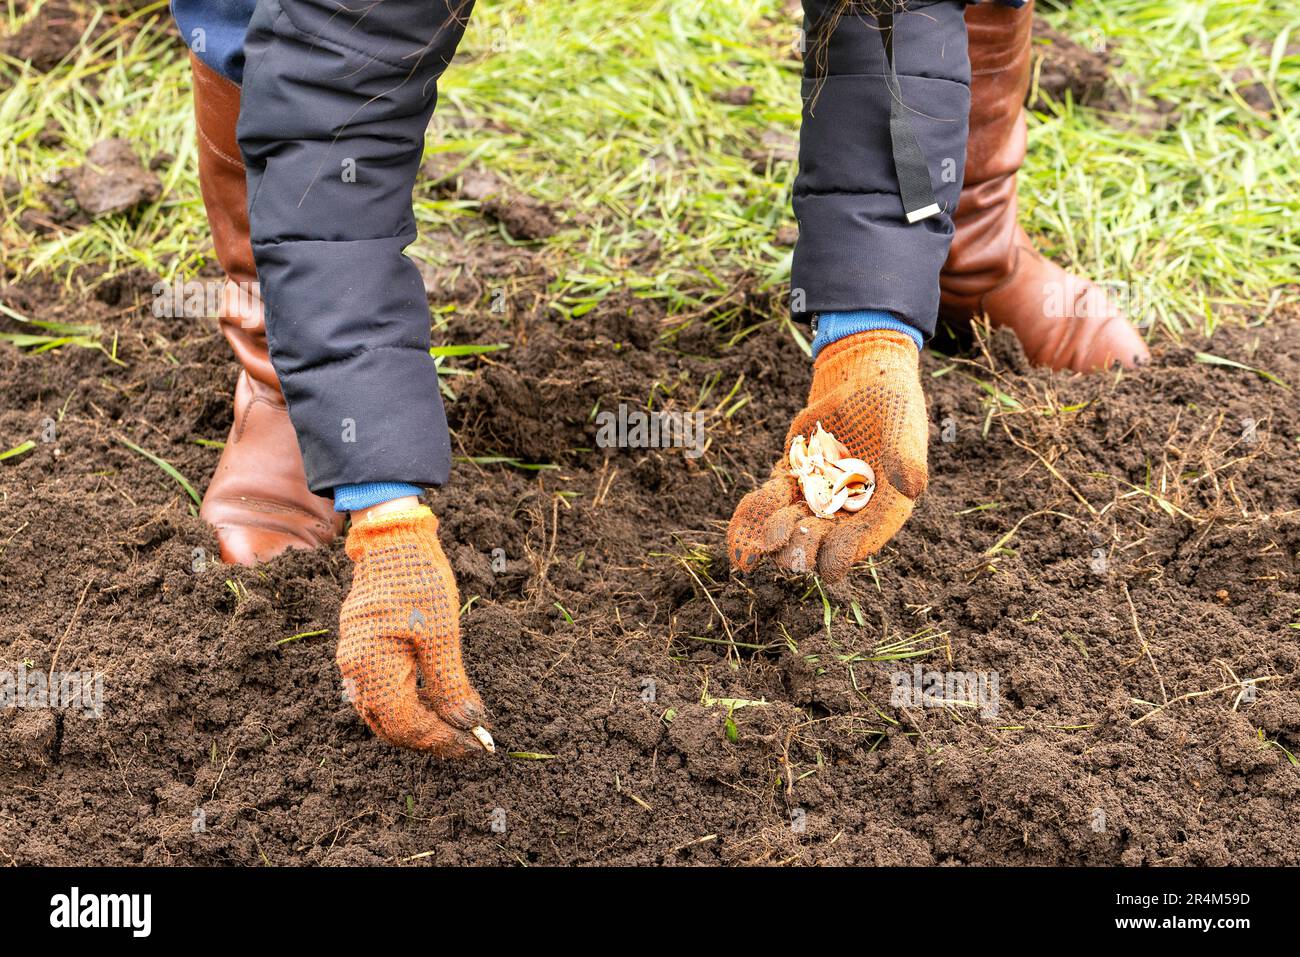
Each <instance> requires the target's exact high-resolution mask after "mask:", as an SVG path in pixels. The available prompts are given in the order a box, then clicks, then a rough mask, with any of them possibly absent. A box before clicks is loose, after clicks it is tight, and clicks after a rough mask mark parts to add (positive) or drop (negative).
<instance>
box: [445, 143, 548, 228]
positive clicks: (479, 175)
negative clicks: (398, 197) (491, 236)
mask: <svg viewBox="0 0 1300 957" xmlns="http://www.w3.org/2000/svg"><path fill="white" fill-rule="evenodd" d="M422 172H423V176H424V178H425V179H426V180H428V181H429V182H431V183H432V184H433V185H434V186H435V187H436V188H437V189H438V190H439V191H440V192H442V193H444V194H447V195H451V196H455V197H458V198H460V199H467V200H470V201H471V202H475V203H478V204H479V212H481V213H482V214H483V215H484V216H486V217H487V218H488V219H490V220H493V221H494V222H498V223H500V224H501V225H502V226H503V227H504V228H505V231H506V232H507V233H508V234H509V235H510V236H511V238H513V239H520V240H538V239H546V238H548V237H550V236H554V235H555V233H556V232H557V231H558V230H559V228H560V224H559V219H558V217H557V216H556V213H555V210H553V209H551V207H549V206H547V205H546V204H545V203H543V202H541V201H540V200H538V199H535V198H533V197H532V196H529V195H528V194H526V193H522V192H520V191H519V190H517V189H515V188H514V187H513V186H511V185H510V184H509V183H507V182H506V181H505V180H504V179H502V178H501V177H500V176H498V175H497V174H496V173H494V172H492V171H491V170H489V169H486V168H484V167H482V166H477V165H475V166H469V167H466V166H465V157H464V156H462V155H461V154H459V153H438V154H435V155H434V156H433V157H432V158H430V159H429V160H427V161H426V162H425V164H424V168H423V170H422Z"/></svg>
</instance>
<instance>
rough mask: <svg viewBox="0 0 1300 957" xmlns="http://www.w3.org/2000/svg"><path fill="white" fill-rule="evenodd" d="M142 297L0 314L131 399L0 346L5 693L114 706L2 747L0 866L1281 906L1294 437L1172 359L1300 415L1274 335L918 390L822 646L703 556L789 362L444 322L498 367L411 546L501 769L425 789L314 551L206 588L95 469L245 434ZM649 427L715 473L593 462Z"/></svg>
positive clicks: (189, 555)
mask: <svg viewBox="0 0 1300 957" xmlns="http://www.w3.org/2000/svg"><path fill="white" fill-rule="evenodd" d="M480 252H482V253H483V254H484V255H489V254H492V255H495V253H493V251H492V250H491V249H490V248H488V247H483V248H482V249H481V250H480ZM494 268H495V267H494ZM471 272H472V271H471ZM148 284H149V283H148V278H147V277H138V279H137V284H136V286H135V288H134V289H131V288H128V287H127V286H124V285H123V283H122V282H121V281H119V282H118V283H116V284H115V286H114V287H113V288H112V289H111V291H106V292H105V293H104V295H102V296H94V295H91V296H85V297H82V298H81V300H80V301H68V300H66V299H63V298H61V297H60V296H59V295H57V294H56V293H55V292H54V291H52V290H47V289H44V288H41V287H38V286H32V287H27V288H24V289H19V290H14V289H7V290H4V292H3V295H4V298H5V301H6V302H7V303H8V304H10V305H11V307H13V308H14V309H16V310H18V311H20V312H22V313H23V314H26V315H30V316H35V317H40V318H45V319H55V320H60V321H74V320H75V321H77V322H79V323H83V324H84V323H98V324H99V325H101V326H102V328H103V330H104V336H105V341H108V340H109V339H111V337H112V334H113V333H114V332H116V333H117V353H116V355H117V358H118V359H119V360H120V361H121V362H123V363H124V365H121V366H119V365H116V364H114V363H113V362H112V361H110V360H109V357H108V356H107V355H105V354H104V353H102V352H100V351H97V350H93V349H88V348H77V347H71V346H69V347H64V348H62V349H59V350H56V351H53V352H46V353H43V354H31V353H26V352H19V351H17V350H16V349H14V348H12V347H10V346H8V345H2V346H0V393H2V394H3V401H2V402H0V410H3V411H0V448H4V449H7V448H11V447H13V446H16V445H18V444H19V443H21V442H23V441H26V440H31V441H34V442H35V443H36V445H35V448H33V449H32V450H31V451H28V452H26V453H25V454H22V455H18V456H16V457H13V458H10V459H9V460H7V461H4V462H0V527H3V528H4V529H5V531H4V533H3V534H0V578H2V579H3V581H4V582H5V585H6V587H5V588H4V589H3V590H0V671H9V672H16V671H17V669H19V668H20V667H22V668H25V669H28V670H37V671H39V670H49V669H51V668H53V669H55V670H58V671H67V670H85V671H89V672H92V673H95V674H100V675H102V676H103V681H104V700H103V713H102V716H101V717H98V718H96V717H94V716H93V715H89V716H88V715H86V714H83V713H82V712H81V711H79V710H49V709H40V710H12V709H3V710H0V858H2V859H3V860H4V861H5V862H7V863H19V864H34V863H42V864H73V863H79V864H84V863H87V862H94V863H99V864H117V863H174V864H259V863H263V862H270V863H273V864H288V863H329V864H372V863H381V862H382V863H404V862H410V863H432V864H480V863H481V864H511V863H520V862H522V863H548V864H560V863H588V862H603V863H623V864H661V863H674V864H680V863H692V862H707V863H718V862H722V863H855V864H933V863H966V864H1017V863H1023V864H1118V863H1124V864H1135V865H1136V864H1157V863H1171V864H1277V863H1288V864H1297V863H1300V838H1297V834H1300V829H1298V828H1297V812H1296V808H1297V807H1300V769H1297V767H1296V766H1295V764H1294V763H1293V761H1292V760H1291V759H1290V758H1289V754H1295V753H1296V752H1297V749H1298V748H1300V699H1298V698H1297V678H1298V677H1300V631H1297V630H1296V629H1295V628H1294V627H1293V622H1295V621H1296V617H1297V615H1296V609H1297V608H1300V592H1298V591H1297V585H1296V573H1297V567H1296V555H1297V551H1298V550H1300V517H1298V515H1300V513H1298V509H1300V472H1298V470H1297V469H1296V468H1295V446H1294V437H1295V436H1296V435H1300V410H1297V408H1296V405H1295V402H1294V400H1293V398H1292V395H1291V393H1290V392H1289V391H1287V390H1286V389H1284V388H1282V387H1281V386H1278V385H1276V384H1274V383H1271V382H1269V381H1267V380H1265V379H1263V378H1260V377H1259V376H1256V375H1254V374H1252V373H1250V372H1246V371H1242V370H1240V369H1233V368H1228V367H1223V366H1215V365H1210V364H1207V363H1205V362H1203V361H1198V360H1197V359H1196V358H1195V351H1196V349H1197V348H1205V349H1207V350H1208V351H1210V352H1213V353H1215V354H1217V355H1221V356H1225V357H1228V358H1232V359H1235V360H1238V361H1240V362H1243V363H1245V364H1247V365H1252V366H1256V367H1264V368H1266V369H1267V370H1268V371H1269V372H1271V373H1273V374H1275V375H1277V376H1279V377H1280V378H1282V379H1283V380H1286V381H1287V382H1288V383H1291V384H1295V383H1300V351H1297V346H1296V343H1297V341H1298V337H1297V332H1300V326H1298V324H1297V321H1296V316H1295V315H1294V314H1293V313H1292V314H1290V315H1275V316H1274V317H1273V319H1272V323H1273V325H1271V326H1269V327H1267V328H1257V329H1251V330H1245V329H1239V328H1223V329H1222V330H1221V331H1220V332H1219V333H1218V334H1217V335H1216V337H1215V339H1214V341H1213V343H1212V344H1211V345H1210V346H1208V347H1207V346H1205V345H1204V344H1201V343H1189V344H1188V345H1186V346H1174V345H1158V346H1157V348H1156V356H1155V363H1154V364H1153V365H1152V366H1151V367H1148V368H1147V369H1144V370H1142V371H1141V372H1139V373H1137V374H1123V375H1116V376H1110V377H1101V378H1087V379H1085V378H1070V377H1063V376H1055V375H1051V374H1048V373H1045V372H1042V371H1039V370H1030V369H1028V368H1026V367H1025V363H1024V357H1023V354H1022V353H1021V352H1020V351H1019V348H1018V346H1017V345H1016V344H1015V342H1014V340H1011V339H1010V338H1009V337H1007V336H1005V335H999V336H993V337H991V338H990V339H987V340H980V341H981V342H984V344H985V345H984V348H983V349H980V350H978V351H976V352H974V353H972V354H969V355H966V356H959V357H956V358H950V357H945V356H941V355H934V354H931V353H928V352H927V354H926V356H925V361H924V368H923V376H924V381H925V383H926V387H927V390H928V395H929V403H930V410H931V418H932V433H931V444H930V450H931V452H930V454H931V462H930V465H931V483H930V487H929V490H928V491H927V493H926V495H925V496H924V498H923V499H922V501H921V503H920V505H919V507H918V509H917V511H916V513H915V515H914V516H913V518H912V520H911V521H910V522H909V523H908V525H907V526H906V527H905V528H904V530H903V531H902V533H901V534H900V535H899V536H898V537H897V538H896V539H895V540H894V541H893V542H892V543H891V544H890V545H889V546H888V547H887V548H886V550H885V551H884V553H882V555H881V556H879V558H878V559H877V560H876V561H875V562H874V563H873V564H872V565H870V566H864V567H863V568H862V569H861V570H860V573H859V574H858V575H857V576H856V578H855V579H854V580H853V582H852V583H851V584H849V585H846V586H844V587H842V588H839V589H835V590H830V591H828V592H827V593H826V600H825V604H824V603H823V600H822V596H821V593H820V592H819V591H818V589H817V587H816V586H815V585H814V584H813V583H811V582H809V581H808V580H806V579H803V578H798V577H789V576H785V575H782V574H779V573H777V572H775V571H773V570H772V569H770V568H762V569H760V570H759V571H758V572H757V573H755V574H753V575H751V576H748V577H747V578H743V579H742V578H736V577H733V576H732V575H731V574H730V573H729V571H728V568H727V565H726V560H725V552H724V548H723V534H724V529H725V525H726V521H727V518H728V517H729V515H730V513H731V509H732V508H733V507H734V504H735V502H736V501H737V500H738V499H739V497H740V496H741V495H742V494H743V493H744V492H746V491H748V490H749V489H750V488H752V487H753V486H754V485H755V484H756V483H758V482H759V481H761V480H762V479H763V478H764V477H765V476H766V475H767V472H768V470H769V469H770V467H771V465H772V463H773V461H774V460H775V458H776V456H777V455H778V454H779V453H780V450H781V441H782V438H783V436H784V433H785V429H786V426H787V425H788V423H789V421H790V418H791V416H792V415H793V414H794V413H795V412H796V411H797V410H798V409H799V407H800V406H801V405H802V400H803V398H804V395H805V393H806V389H807V384H808V362H807V359H806V358H805V357H804V356H803V355H802V354H801V353H800V352H799V351H798V349H797V348H796V347H795V346H794V345H793V343H792V341H791V340H790V338H789V337H788V336H785V335H783V334H781V333H780V332H779V331H778V329H777V327H775V326H772V325H769V326H767V327H765V328H763V329H761V330H759V331H757V332H754V333H752V334H750V335H748V336H744V337H741V338H740V339H739V341H738V342H736V343H734V344H731V345H728V343H729V342H730V340H731V339H732V338H733V336H734V333H735V332H736V331H737V328H739V327H731V326H726V325H724V324H722V323H719V326H720V327H719V328H715V327H714V326H713V325H710V324H709V322H707V321H706V319H707V317H705V319H699V320H697V321H695V322H693V323H691V324H689V325H687V326H686V327H685V328H684V329H681V330H679V331H678V332H677V333H676V334H675V335H672V336H670V337H668V338H663V337H662V336H661V332H662V330H663V329H665V328H668V327H666V326H665V325H664V323H663V318H664V317H663V316H661V314H660V313H659V312H658V310H657V308H656V307H655V306H654V305H652V304H649V303H647V302H645V301H643V300H638V299H635V298H633V297H632V296H630V295H629V296H626V297H613V298H611V299H609V300H607V301H606V302H605V303H603V304H602V305H601V306H600V307H599V308H597V309H596V310H593V311H592V312H590V313H588V314H587V315H585V316H583V317H581V318H578V319H574V320H571V321H560V320H557V319H556V318H555V317H554V316H553V314H551V313H549V312H548V311H547V310H546V309H545V307H544V305H533V306H529V305H528V304H529V303H530V302H535V300H532V299H529V298H527V297H520V298H514V299H511V300H510V308H509V310H508V311H507V313H506V314H505V315H504V316H503V315H500V314H498V313H495V312H493V311H492V309H491V307H490V304H489V302H488V300H487V299H486V298H475V299H472V300H468V299H467V300H465V301H462V302H461V304H460V307H459V308H458V310H457V311H456V313H454V314H453V318H452V320H451V323H452V324H451V325H450V326H449V327H448V329H447V330H446V335H447V336H448V337H449V339H450V341H457V342H501V341H505V342H509V343H510V345H511V348H510V349H509V350H507V351H503V352H496V353H492V354H490V355H487V356H485V357H481V358H473V359H465V360H456V362H457V363H458V364H459V365H460V366H461V367H462V368H464V369H466V370H467V371H470V372H473V373H474V374H473V376H472V377H469V376H456V377H452V378H451V379H450V380H449V382H450V384H451V385H452V386H453V387H454V388H455V390H456V392H457V396H458V398H457V401H455V402H452V403H449V405H448V415H449V419H450V421H451V424H452V427H453V430H454V436H453V445H454V447H455V449H456V452H457V454H458V455H461V456H464V457H465V458H466V459H478V460H480V464H477V465H476V464H473V462H471V461H465V462H463V463H462V464H461V465H459V466H458V467H457V469H456V471H455V474H454V476H453V481H452V483H451V485H450V486H449V487H448V488H446V489H444V490H441V491H439V492H437V493H436V494H435V495H434V496H433V505H434V508H435V510H436V511H437V512H438V514H439V515H440V516H441V521H442V536H443V540H444V542H445V544H446V546H447V550H448V554H449V556H450V558H451V560H452V562H453V564H454V566H455V568H456V572H457V576H458V580H459V582H460V586H461V589H462V599H463V600H464V601H466V602H468V603H469V604H468V608H467V610H466V612H465V615H464V622H463V624H464V632H465V635H466V654H467V661H468V668H469V671H470V673H471V675H472V676H473V678H474V680H475V681H476V683H477V684H478V686H479V688H480V689H481V691H482V693H483V696H484V698H485V699H486V700H487V702H488V703H489V705H490V707H491V708H492V710H493V712H494V714H495V718H496V720H495V725H494V734H495V737H496V739H497V743H498V755H497V756H496V758H495V759H485V760H478V761H474V762H471V763H468V764H464V765H453V764H446V763H441V762H439V761H436V760H434V759H431V758H428V757H426V756H423V755H420V754H411V753H406V752H400V751H396V750H393V749H390V748H388V747H386V746H384V745H382V744H380V743H378V742H377V741H376V740H375V739H374V738H373V737H372V736H371V735H370V733H369V732H368V731H367V730H366V728H365V727H364V725H363V724H362V723H361V722H360V721H359V720H358V718H357V717H356V715H355V714H354V713H353V712H352V710H351V708H350V706H349V705H348V704H347V703H346V702H345V701H344V700H343V697H342V687H341V682H340V680H339V675H338V673H337V669H336V668H335V665H334V662H333V644H334V641H335V638H336V635H335V630H334V629H335V628H336V626H337V613H338V607H339V603H340V601H341V600H342V598H343V596H344V595H345V594H346V591H347V588H348V583H349V575H350V568H349V563H348V561H347V559H346V557H345V556H344V555H343V553H342V549H341V547H340V544H339V543H335V545H334V547H332V548H329V549H323V550H319V551H316V552H311V553H303V552H299V553H294V554H290V555H286V556H284V557H283V558H280V559H277V560H276V561H274V562H271V563H269V564H267V565H265V566H262V567H260V568H253V569H248V568H233V567H223V566H221V565H219V564H217V563H215V562H214V561H213V560H212V559H213V556H214V555H215V542H214V540H213V538H212V535H211V532H210V530H209V529H208V528H207V527H206V526H205V525H204V524H203V523H202V522H201V521H200V520H199V519H198V518H197V517H196V516H195V514H194V509H193V507H192V503H191V502H190V501H189V499H188V497H187V496H186V495H185V493H184V492H183V491H181V489H180V488H179V486H178V485H177V484H176V483H175V482H174V481H173V480H172V479H171V478H169V477H168V476H167V475H166V474H164V473H163V471H162V470H160V469H159V468H158V467H157V466H156V465H154V464H153V463H152V462H150V461H149V460H147V459H146V458H144V457H142V456H140V455H139V454H137V453H136V452H134V451H132V450H131V449H130V448H128V447H127V446H126V445H125V444H123V441H122V440H123V439H126V440H129V441H130V442H132V443H135V444H137V445H139V446H140V447H142V448H145V449H147V450H149V451H150V452H152V453H153V454H155V455H159V456H162V457H163V458H165V459H166V460H168V461H169V462H170V463H171V464H172V465H174V466H175V467H176V468H177V469H179V470H180V472H181V473H183V474H184V475H185V476H187V477H188V478H189V479H190V480H191V481H192V482H194V483H195V484H196V485H197V486H198V487H199V490H200V492H201V491H202V487H203V485H204V483H205V482H206V479H207V476H208V475H209V473H210V471H211V469H212V467H213V466H214V465H215V463H216V459H217V456H218V454H219V452H218V450H217V449H214V448H211V447H208V446H205V445H201V444H198V443H199V440H204V441H220V440H221V439H223V438H224V437H225V435H226V431H227V429H228V427H229V424H230V422H229V416H230V394H231V388H232V384H233V381H234V376H235V369H234V367H233V363H232V361H231V359H230V356H229V354H228V352H227V349H226V347H225V346H224V344H223V342H222V341H221V338H220V336H219V335H218V333H217V332H216V330H215V329H214V328H213V327H212V326H211V325H209V324H206V323H196V322H193V321H189V320H163V319H156V318H154V317H153V316H152V315H151V313H150V310H149V309H148V304H147V292H148ZM133 300H138V301H137V302H135V303H134V304H133ZM757 318H758V316H756V315H754V314H745V315H742V316H741V317H739V319H738V320H737V321H740V322H744V323H745V324H747V325H748V324H752V323H753V322H754V321H755V320H756V319H757ZM10 325H11V326H12V325H13V324H10ZM945 370H946V371H945ZM940 373H942V374H940ZM742 377H743V379H742ZM738 380H739V381H740V387H739V389H738V390H737V392H736V394H735V395H734V396H732V397H730V398H728V397H727V396H728V392H729V391H730V390H731V388H732V386H733V385H734V384H735V383H736V382H737V381H738ZM994 394H997V395H999V396H1001V398H1000V399H995V398H993V395H994ZM651 395H653V396H654V397H655V398H654V402H655V407H656V408H657V409H662V410H665V411H678V412H687V411H692V410H699V411H702V412H704V413H705V415H706V422H707V431H706V434H707V436H708V439H709V444H708V447H707V449H706V450H705V452H704V454H703V455H700V456H698V457H691V456H688V455H686V454H685V452H686V451H688V450H683V449H673V448H634V449H618V448H610V449H605V448H600V447H599V446H598V445H597V443H596V441H595V434H596V429H595V425H594V422H593V415H594V414H596V412H597V410H614V409H616V408H617V407H618V405H619V404H620V403H626V404H627V406H628V407H629V408H630V409H632V410H637V409H643V408H644V407H645V404H646V401H647V397H649V396H651ZM746 397H747V398H748V400H749V401H748V402H747V403H745V404H743V405H741V406H740V407H738V408H735V407H734V402H735V400H737V399H740V398H746ZM51 426H52V428H53V431H52V432H51ZM47 439H48V440H47ZM488 458H491V459H501V458H504V459H510V460H514V461H517V462H520V463H529V464H534V465H536V464H544V465H550V466H556V467H554V468H543V469H540V470H538V469H527V468H517V467H512V466H510V465H503V464H483V462H484V461H486V460H487V459H488ZM1085 503H1086V504H1085ZM321 632H324V633H321ZM909 654H915V655H916V656H915V657H906V655H909ZM915 666H919V667H920V668H921V669H922V677H924V672H925V671H935V672H940V673H943V674H947V675H951V674H953V673H958V672H961V673H968V674H971V675H976V676H982V677H983V678H985V679H989V678H991V677H993V676H996V679H997V694H996V697H995V698H994V699H993V703H994V704H995V705H996V707H995V708H994V711H993V713H987V714H981V712H980V711H979V710H978V709H975V708H971V707H967V706H966V705H965V704H964V703H962V702H961V701H955V702H949V703H948V704H947V705H946V706H934V705H935V702H934V701H932V700H926V699H916V698H908V697H907V696H906V695H904V696H902V697H900V696H899V695H898V694H897V690H898V688H900V687H906V686H907V684H908V682H910V681H911V680H912V678H913V677H914V671H913V668H914V667H915Z"/></svg>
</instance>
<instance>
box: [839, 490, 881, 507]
mask: <svg viewBox="0 0 1300 957" xmlns="http://www.w3.org/2000/svg"><path fill="white" fill-rule="evenodd" d="M843 491H846V492H849V493H851V494H850V495H849V497H848V498H846V499H845V500H844V505H843V506H842V507H843V509H844V511H846V512H860V511H862V510H863V509H864V508H866V507H867V503H868V502H870V501H871V496H872V494H873V493H874V492H875V491H876V487H875V486H874V485H867V486H865V487H862V488H857V487H855V486H848V487H846V488H845V489H844V490H843Z"/></svg>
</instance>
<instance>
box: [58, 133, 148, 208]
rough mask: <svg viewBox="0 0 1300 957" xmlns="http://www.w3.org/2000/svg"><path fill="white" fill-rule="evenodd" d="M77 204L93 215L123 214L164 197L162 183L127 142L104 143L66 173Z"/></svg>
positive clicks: (93, 147)
mask: <svg viewBox="0 0 1300 957" xmlns="http://www.w3.org/2000/svg"><path fill="white" fill-rule="evenodd" d="M63 181H64V183H65V184H67V186H68V187H69V188H70V189H71V190H72V196H73V198H74V199H75V200H76V201H77V205H78V206H79V207H81V209H82V210H83V211H84V212H86V213H88V214H89V215H91V216H106V215H108V214H110V213H121V212H125V211H126V210H128V209H131V208H133V207H135V206H139V205H140V204H141V203H152V202H153V201H154V200H156V199H157V198H158V197H159V196H160V195H162V181H161V180H160V179H159V178H158V176H157V174H155V173H154V172H152V171H151V170H149V169H146V168H145V166H144V164H143V163H141V162H140V157H138V156H137V155H136V153H135V149H134V148H133V147H132V146H131V144H130V143H129V142H128V141H127V140H123V139H110V140H101V141H100V142H98V143H96V144H95V145H94V146H92V147H91V148H90V151H89V152H88V153H87V154H86V162H85V163H83V164H82V165H80V166H77V167H74V168H73V169H70V170H68V171H66V172H65V173H64V174H63Z"/></svg>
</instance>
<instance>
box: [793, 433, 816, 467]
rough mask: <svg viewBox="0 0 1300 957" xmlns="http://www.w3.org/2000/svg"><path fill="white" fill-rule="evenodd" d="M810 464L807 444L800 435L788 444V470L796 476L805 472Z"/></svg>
mask: <svg viewBox="0 0 1300 957" xmlns="http://www.w3.org/2000/svg"><path fill="white" fill-rule="evenodd" d="M811 465H812V463H811V462H810V461H809V460H808V443H807V442H806V441H804V437H803V436H802V435H796V436H795V437H794V441H793V442H791V443H790V470H791V471H792V472H795V473H796V474H803V473H804V472H806V471H807V470H808V469H809V467H810V466H811Z"/></svg>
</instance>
